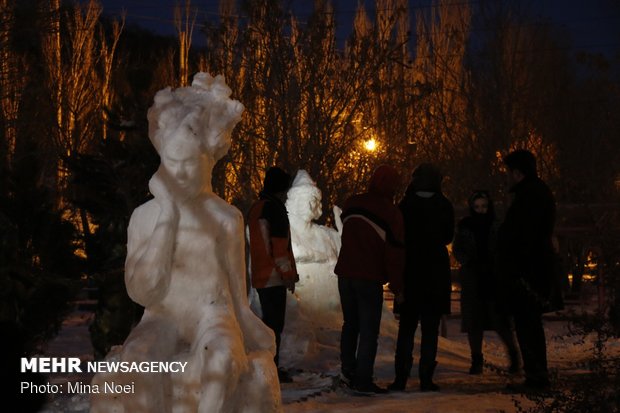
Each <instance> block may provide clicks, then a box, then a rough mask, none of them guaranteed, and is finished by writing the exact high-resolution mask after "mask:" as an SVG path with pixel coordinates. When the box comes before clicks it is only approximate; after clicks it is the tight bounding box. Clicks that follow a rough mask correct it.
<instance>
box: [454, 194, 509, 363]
mask: <svg viewBox="0 0 620 413" xmlns="http://www.w3.org/2000/svg"><path fill="white" fill-rule="evenodd" d="M468 204H469V215H468V216H466V217H464V218H462V219H461V220H460V221H459V223H458V225H457V227H456V233H455V235H454V242H453V243H452V252H453V253H454V257H455V258H456V259H457V261H458V262H459V263H460V264H461V268H460V273H459V280H460V283H461V331H463V332H465V333H467V339H468V341H469V348H470V350H471V367H470V369H469V374H481V373H482V370H483V361H484V359H483V355H482V340H483V336H484V331H485V330H495V331H496V332H497V334H498V335H499V336H500V338H501V339H502V341H503V343H504V345H505V347H506V350H507V353H508V355H509V357H510V367H509V372H510V373H516V372H518V371H519V369H520V361H519V349H518V347H517V343H516V339H515V336H514V333H513V331H512V328H511V327H512V326H511V322H510V318H509V317H507V316H505V315H503V314H500V313H498V311H497V308H496V304H497V303H496V301H497V280H496V278H497V276H496V271H495V269H494V264H495V252H496V240H497V229H498V223H497V220H496V219H495V210H494V208H493V201H492V199H491V197H490V196H489V193H488V192H487V191H474V192H473V193H472V194H471V196H470V197H469V200H468Z"/></svg>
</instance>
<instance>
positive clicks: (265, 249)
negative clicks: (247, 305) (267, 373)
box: [248, 167, 299, 382]
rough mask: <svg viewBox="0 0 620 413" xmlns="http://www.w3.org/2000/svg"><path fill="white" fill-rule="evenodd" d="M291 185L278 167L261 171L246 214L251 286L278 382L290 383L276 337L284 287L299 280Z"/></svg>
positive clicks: (282, 312)
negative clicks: (272, 339)
mask: <svg viewBox="0 0 620 413" xmlns="http://www.w3.org/2000/svg"><path fill="white" fill-rule="evenodd" d="M290 186H291V176H290V175H289V174H288V173H287V172H286V171H284V170H283V169H280V168H278V167H271V168H269V169H268V170H267V173H266V174H265V180H264V181H263V190H262V191H261V192H260V194H259V199H258V200H257V201H256V202H255V203H254V204H253V205H252V207H251V208H250V211H249V214H248V229H249V238H250V242H249V244H250V275H251V278H252V287H254V288H256V291H257V292H258V297H259V299H260V306H261V312H262V319H263V322H264V323H265V324H266V325H267V326H268V327H270V328H271V329H272V330H273V332H274V334H275V336H276V355H275V357H274V362H275V363H276V366H278V377H279V379H280V381H281V382H291V381H292V379H291V377H290V375H289V374H288V372H286V370H284V369H281V368H280V367H279V362H280V341H281V340H280V339H281V335H282V330H283V329H284V319H285V315H286V290H287V289H288V290H290V291H291V292H294V291H295V283H296V282H297V281H299V276H298V274H297V268H296V266H295V257H294V256H293V248H292V245H291V231H290V224H289V220H288V213H287V211H286V207H285V206H284V202H285V201H286V193H287V191H288V189H289V188H290Z"/></svg>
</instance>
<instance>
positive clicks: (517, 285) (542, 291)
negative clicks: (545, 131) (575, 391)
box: [498, 149, 556, 390]
mask: <svg viewBox="0 0 620 413" xmlns="http://www.w3.org/2000/svg"><path fill="white" fill-rule="evenodd" d="M504 164H505V165H506V168H507V174H508V180H509V184H511V188H510V192H512V194H513V200H512V202H511V204H510V206H509V208H508V210H507V211H506V217H505V219H504V222H503V223H502V225H501V226H500V228H499V233H498V250H499V270H500V274H501V276H502V287H503V288H502V290H503V296H502V297H501V300H502V302H504V303H506V305H507V310H508V311H509V312H510V314H511V315H512V316H513V318H514V323H515V330H516V333H517V339H518V341H519V347H520V350H521V357H522V359H523V370H524V372H525V382H524V383H523V384H522V385H520V386H519V387H523V388H524V389H526V390H529V389H533V390H544V389H546V388H548V387H549V386H550V382H549V374H548V371H547V345H546V341H545V330H544V328H543V324H542V314H543V313H544V312H546V311H548V310H549V305H550V304H549V301H550V299H551V293H552V287H553V283H554V250H553V243H552V236H553V230H554V225H555V217H556V204H555V199H554V197H553V194H552V192H551V190H550V189H549V187H548V186H547V184H545V182H543V181H542V180H541V179H540V178H539V177H538V173H537V170H536V158H535V157H534V155H533V154H532V153H531V152H529V151H527V150H523V149H521V150H516V151H514V152H511V153H510V154H508V155H507V156H506V157H505V158H504Z"/></svg>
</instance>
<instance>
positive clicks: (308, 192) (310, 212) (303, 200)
mask: <svg viewBox="0 0 620 413" xmlns="http://www.w3.org/2000/svg"><path fill="white" fill-rule="evenodd" d="M321 199H322V196H321V190H320V189H319V188H318V187H317V186H316V182H314V181H313V180H312V178H310V175H308V172H306V171H305V170H303V169H300V170H299V171H297V174H296V175H295V179H294V180H293V184H292V185H291V188H290V189H289V191H288V196H287V200H286V210H287V211H288V213H289V216H290V217H291V219H300V220H302V221H304V222H310V221H312V220H315V219H319V218H320V216H321V213H322V208H321Z"/></svg>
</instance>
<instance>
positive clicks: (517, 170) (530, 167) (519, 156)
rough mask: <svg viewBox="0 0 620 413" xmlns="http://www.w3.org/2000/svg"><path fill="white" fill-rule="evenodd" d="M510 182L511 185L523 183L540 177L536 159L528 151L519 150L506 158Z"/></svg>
mask: <svg viewBox="0 0 620 413" xmlns="http://www.w3.org/2000/svg"><path fill="white" fill-rule="evenodd" d="M504 165H506V169H507V173H508V180H509V183H510V184H511V185H514V184H517V183H519V182H521V181H522V180H523V179H525V178H534V177H536V176H537V175H538V172H537V170H536V157H535V156H534V154H533V153H532V152H530V151H528V150H527V149H517V150H515V151H512V152H510V153H509V154H508V155H506V156H505V157H504Z"/></svg>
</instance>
